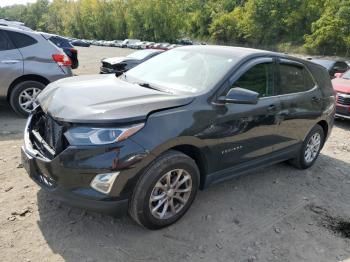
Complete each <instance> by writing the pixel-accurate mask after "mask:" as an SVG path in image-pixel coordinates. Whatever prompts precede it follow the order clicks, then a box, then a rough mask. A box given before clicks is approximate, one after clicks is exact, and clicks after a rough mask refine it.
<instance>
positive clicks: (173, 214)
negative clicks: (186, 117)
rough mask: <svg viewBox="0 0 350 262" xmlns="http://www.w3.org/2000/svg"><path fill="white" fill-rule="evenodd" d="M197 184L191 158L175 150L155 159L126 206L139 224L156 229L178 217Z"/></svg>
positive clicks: (195, 171) (197, 175)
mask: <svg viewBox="0 0 350 262" xmlns="http://www.w3.org/2000/svg"><path fill="white" fill-rule="evenodd" d="M198 185H199V171H198V167H197V165H196V163H195V162H194V160H193V159H192V158H190V157H188V156H187V155H185V154H183V153H181V152H178V151H168V152H167V153H165V154H163V155H161V156H160V157H159V158H158V159H156V160H155V161H154V162H153V163H152V164H151V165H150V166H149V168H148V169H147V170H146V171H145V172H144V174H143V175H142V177H141V178H140V181H139V182H138V184H137V186H136V188H135V190H134V194H133V197H132V199H131V202H130V206H129V214H130V216H131V217H132V218H133V219H134V220H135V221H136V222H137V223H139V224H140V225H142V226H144V227H147V228H149V229H159V228H162V227H166V226H169V225H171V224H172V223H174V222H176V221H177V220H178V219H180V218H181V217H182V216H183V215H184V214H185V213H186V211H187V210H188V208H189V207H190V206H191V204H192V202H193V200H194V198H195V196H196V193H197V189H198Z"/></svg>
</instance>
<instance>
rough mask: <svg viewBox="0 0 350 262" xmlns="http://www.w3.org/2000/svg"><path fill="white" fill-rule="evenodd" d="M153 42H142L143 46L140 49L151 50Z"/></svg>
mask: <svg viewBox="0 0 350 262" xmlns="http://www.w3.org/2000/svg"><path fill="white" fill-rule="evenodd" d="M154 44H155V43H154V42H144V44H143V45H142V46H141V47H142V49H147V48H151V47H152V45H154Z"/></svg>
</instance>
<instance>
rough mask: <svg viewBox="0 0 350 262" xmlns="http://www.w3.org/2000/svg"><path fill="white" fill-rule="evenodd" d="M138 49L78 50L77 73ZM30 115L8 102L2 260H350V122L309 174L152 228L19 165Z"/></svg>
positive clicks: (261, 182)
mask: <svg viewBox="0 0 350 262" xmlns="http://www.w3.org/2000/svg"><path fill="white" fill-rule="evenodd" d="M129 52H130V50H127V49H118V48H106V47H90V48H79V59H80V68H79V69H78V70H76V71H75V73H76V74H83V73H97V72H98V67H99V65H100V62H99V61H100V59H101V58H103V57H108V56H121V55H125V54H127V53H129ZM24 123H25V120H23V119H20V118H18V117H17V116H16V115H15V114H14V113H13V112H12V111H11V110H10V109H9V108H8V107H7V106H6V105H2V106H0V254H1V258H0V260H1V261H250V262H254V261H298V262H299V261H318V262H320V261H327V262H329V261H343V260H344V261H345V260H346V259H349V258H350V239H349V237H350V224H349V222H350V190H349V187H350V121H336V125H335V127H334V129H333V132H332V135H331V137H330V139H329V140H328V142H327V144H326V146H325V148H324V149H323V150H322V153H321V155H320V157H319V159H318V160H317V162H316V164H315V165H314V166H313V167H312V168H311V169H309V170H305V171H300V170H296V169H294V168H292V167H290V166H289V165H287V164H284V163H282V164H278V165H274V166H272V167H269V168H265V169H262V170H259V171H258V172H256V173H251V174H250V175H246V176H241V177H239V178H237V179H234V180H232V181H229V182H225V183H221V184H218V185H215V186H212V187H210V188H208V189H207V190H205V191H202V192H199V194H198V196H197V199H196V201H195V202H194V204H193V206H192V208H191V209H190V210H189V212H188V213H187V214H186V215H185V216H184V217H183V218H182V219H181V220H180V221H179V222H178V223H176V224H175V225H173V226H171V227H169V228H166V229H163V230H159V231H148V230H145V229H143V228H141V227H139V226H137V225H136V224H135V223H134V222H133V221H132V220H131V219H130V218H128V217H127V216H124V217H122V218H113V217H110V216H105V215H100V214H96V213H92V212H87V211H84V210H81V209H77V208H71V207H69V206H66V205H63V204H61V203H59V202H57V201H55V200H53V199H52V198H51V197H50V195H48V194H47V193H45V192H44V191H43V190H40V188H39V187H38V186H37V185H36V184H34V182H32V181H31V180H30V179H29V178H28V176H27V174H26V173H25V171H24V169H23V168H22V167H21V165H20V146H21V145H22V130H23V127H24Z"/></svg>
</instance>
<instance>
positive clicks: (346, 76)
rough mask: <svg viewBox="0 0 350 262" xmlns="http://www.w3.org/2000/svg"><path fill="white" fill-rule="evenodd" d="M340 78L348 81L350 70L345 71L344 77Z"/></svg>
mask: <svg viewBox="0 0 350 262" xmlns="http://www.w3.org/2000/svg"><path fill="white" fill-rule="evenodd" d="M342 78H345V79H350V70H349V71H347V72H346V73H344V75H343V76H342Z"/></svg>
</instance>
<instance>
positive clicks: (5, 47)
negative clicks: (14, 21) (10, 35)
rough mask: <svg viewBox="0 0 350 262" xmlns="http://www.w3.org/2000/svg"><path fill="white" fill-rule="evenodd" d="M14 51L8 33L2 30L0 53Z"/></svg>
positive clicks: (0, 34) (0, 33)
mask: <svg viewBox="0 0 350 262" xmlns="http://www.w3.org/2000/svg"><path fill="white" fill-rule="evenodd" d="M10 49H13V46H12V44H11V43H10V42H9V41H8V39H7V36H6V33H5V32H4V31H2V30H0V51H6V50H10Z"/></svg>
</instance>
